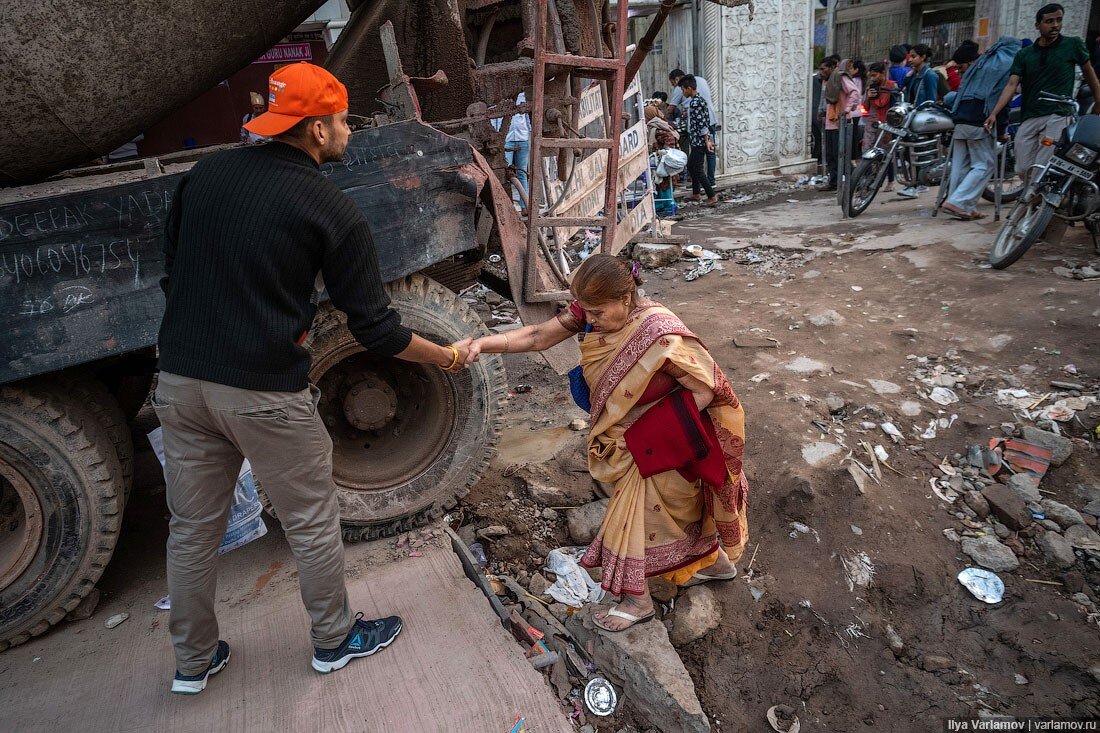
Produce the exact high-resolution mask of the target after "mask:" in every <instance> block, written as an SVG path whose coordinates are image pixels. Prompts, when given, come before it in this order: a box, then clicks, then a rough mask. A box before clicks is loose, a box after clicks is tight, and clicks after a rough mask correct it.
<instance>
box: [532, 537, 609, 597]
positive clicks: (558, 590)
mask: <svg viewBox="0 0 1100 733" xmlns="http://www.w3.org/2000/svg"><path fill="white" fill-rule="evenodd" d="M583 553H584V548H583V547H559V548H558V549H556V550H551V551H550V554H549V555H547V556H546V567H545V570H547V571H548V572H551V573H553V574H554V575H556V576H557V580H555V581H554V583H553V585H551V586H550V587H549V588H547V589H546V592H547V593H548V594H549V595H550V597H551V598H553V599H554V600H555V601H557V602H558V603H564V604H565V605H567V606H573V607H574V608H580V607H582V606H583V605H584V604H585V603H599V602H600V600H602V599H603V593H604V591H603V588H601V587H600V584H599V583H597V582H596V581H594V580H592V576H590V575H589V574H588V571H586V570H585V569H584V568H582V567H581V566H580V564H579V563H578V562H577V560H578V559H579V558H580V556H581V555H582V554H583Z"/></svg>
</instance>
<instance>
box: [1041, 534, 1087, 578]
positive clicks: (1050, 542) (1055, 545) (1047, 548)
mask: <svg viewBox="0 0 1100 733" xmlns="http://www.w3.org/2000/svg"><path fill="white" fill-rule="evenodd" d="M1037 544H1038V545H1039V549H1040V550H1042V551H1043V555H1045V556H1046V559H1047V560H1048V561H1049V562H1050V564H1051V565H1053V566H1054V567H1056V568H1060V569H1062V570H1065V569H1066V568H1071V567H1073V565H1074V563H1076V562H1077V555H1075V554H1073V546H1072V545H1070V543H1069V541H1068V540H1066V538H1065V537H1063V536H1062V535H1060V534H1058V533H1057V532H1044V533H1043V535H1042V536H1041V537H1039V540H1038V543H1037Z"/></svg>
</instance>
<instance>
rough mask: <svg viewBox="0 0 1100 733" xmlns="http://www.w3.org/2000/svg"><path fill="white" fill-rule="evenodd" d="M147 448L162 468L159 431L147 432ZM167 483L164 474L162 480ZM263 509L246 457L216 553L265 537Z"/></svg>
mask: <svg viewBox="0 0 1100 733" xmlns="http://www.w3.org/2000/svg"><path fill="white" fill-rule="evenodd" d="M148 438H149V445H151V446H152V447H153V453H155V454H156V456H157V460H158V461H160V467H161V470H162V471H163V470H164V468H165V465H164V463H165V461H164V434H163V432H162V429H161V428H157V429H156V430H154V431H153V432H151V433H149V435H148ZM167 480H168V476H167V474H166V475H165V481H167ZM263 510H264V507H263V504H261V503H260V496H259V494H257V493H256V481H255V479H254V478H253V477H252V466H251V465H250V464H249V463H248V459H247V458H246V459H245V461H244V463H242V464H241V470H240V472H239V473H238V474H237V484H236V485H235V486H234V487H233V508H232V510H231V511H230V512H229V524H228V526H227V527H226V531H225V537H223V538H222V544H221V546H220V547H219V548H218V554H219V555H222V554H224V553H226V552H229V551H230V550H235V549H237V548H238V547H243V546H244V545H247V544H248V543H249V542H251V541H252V540H255V539H259V538H260V537H263V536H264V535H265V534H267V525H266V524H264V518H263V517H262V516H261V514H262V513H263Z"/></svg>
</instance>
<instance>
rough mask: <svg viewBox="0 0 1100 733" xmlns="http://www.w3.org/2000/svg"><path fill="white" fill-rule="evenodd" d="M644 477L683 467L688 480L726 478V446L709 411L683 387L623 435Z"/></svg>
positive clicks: (714, 483)
mask: <svg viewBox="0 0 1100 733" xmlns="http://www.w3.org/2000/svg"><path fill="white" fill-rule="evenodd" d="M623 438H624V439H625V440H626V447H627V449H628V450H629V451H630V455H631V456H633V457H634V463H635V464H636V465H637V466H638V472H639V473H640V474H641V475H642V478H649V477H650V476H655V475H657V474H659V473H664V472H665V471H679V472H680V475H682V476H683V477H684V478H685V479H687V480H688V481H698V480H702V481H704V482H705V483H708V484H710V485H712V486H721V485H722V484H723V483H725V480H726V463H725V459H724V457H723V455H722V447H721V444H719V442H718V435H717V433H716V432H715V430H714V423H713V422H711V419H710V416H709V415H704V414H700V412H699V408H698V407H696V406H695V397H694V396H693V395H692V394H691V392H690V391H688V390H686V389H679V390H676V391H675V392H673V393H671V394H669V395H668V396H667V397H664V398H663V399H661V400H660V401H659V402H657V404H655V405H653V407H651V408H649V410H647V411H646V413H645V414H644V415H642V416H641V417H640V418H638V419H637V420H636V421H635V422H634V424H633V425H631V426H630V427H629V428H627V431H626V433H625V434H624V435H623Z"/></svg>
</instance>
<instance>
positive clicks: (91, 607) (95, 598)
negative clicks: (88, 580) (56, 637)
mask: <svg viewBox="0 0 1100 733" xmlns="http://www.w3.org/2000/svg"><path fill="white" fill-rule="evenodd" d="M98 605H99V588H92V591H91V593H89V594H88V595H86V596H84V597H83V598H82V599H81V600H80V603H78V604H76V608H74V609H73V610H71V611H69V614H68V615H67V616H65V620H66V621H83V620H84V619H87V618H91V616H92V614H93V613H95V609H96V606H98Z"/></svg>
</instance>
